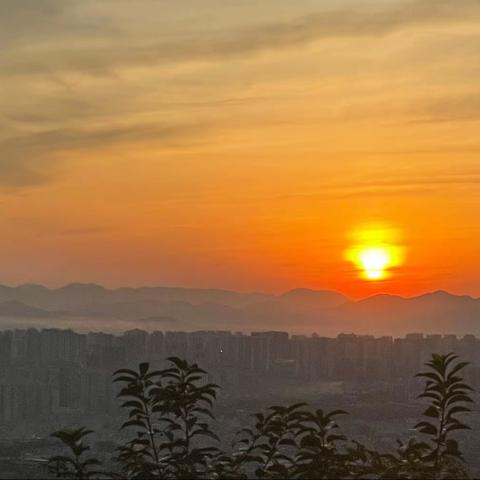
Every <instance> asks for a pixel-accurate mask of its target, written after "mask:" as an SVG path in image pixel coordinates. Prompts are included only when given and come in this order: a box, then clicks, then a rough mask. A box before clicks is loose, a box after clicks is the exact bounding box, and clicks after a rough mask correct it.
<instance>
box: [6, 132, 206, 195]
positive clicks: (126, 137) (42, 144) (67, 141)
mask: <svg viewBox="0 0 480 480" xmlns="http://www.w3.org/2000/svg"><path fill="white" fill-rule="evenodd" d="M204 128H205V127H204V126H196V125H170V126H169V125H164V126H162V125H136V126H129V127H111V128H104V129H96V130H82V129H56V130H48V131H43V132H38V133H34V134H29V135H24V136H18V137H13V138H8V139H6V140H3V141H2V142H0V171H1V175H0V187H4V188H18V187H26V186H32V185H41V184H44V183H48V182H50V181H51V180H52V179H53V177H54V176H55V175H56V174H57V173H58V171H59V169H60V167H61V162H60V156H61V154H65V153H68V152H71V151H78V150H81V149H86V148H88V149H95V148H97V147H102V146H105V145H110V144H125V143H128V142H131V141H136V140H141V139H150V140H151V139H155V141H159V142H162V143H163V144H170V145H171V144H176V143H178V142H180V143H183V142H185V141H186V140H187V138H190V137H191V136H193V135H195V133H197V132H198V131H200V130H203V129H204Z"/></svg>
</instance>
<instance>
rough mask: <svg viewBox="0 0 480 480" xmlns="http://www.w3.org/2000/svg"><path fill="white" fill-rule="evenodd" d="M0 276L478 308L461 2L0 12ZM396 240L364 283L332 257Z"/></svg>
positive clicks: (63, 6) (36, 5)
mask: <svg viewBox="0 0 480 480" xmlns="http://www.w3.org/2000/svg"><path fill="white" fill-rule="evenodd" d="M0 32H1V33H0V40H2V55H1V57H0V77H1V78H0V83H1V85H2V88H1V90H0V100H1V105H2V107H1V110H0V127H1V128H0V230H1V232H2V235H1V236H0V261H1V269H0V283H7V284H18V283H24V282H36V283H44V284H47V285H51V286H55V285H60V284H63V283H67V282H71V281H84V282H86V281H93V282H98V283H102V284H105V285H107V286H120V285H142V284H155V285H180V286H199V287H224V288H234V289H240V290H263V291H282V290H286V289H288V288H293V287H299V286H304V287H311V288H332V289H337V290H341V291H343V292H345V293H347V294H350V295H352V296H363V295H368V294H372V293H378V292H391V293H399V294H404V295H413V294H416V293H420V292H424V291H427V290H434V289H446V290H449V291H452V292H454V293H468V294H472V295H478V296H480V281H479V280H480V249H479V248H478V245H479V244H480V220H479V214H478V212H479V211H480V188H479V187H480V159H479V154H480V141H479V135H478V132H479V120H480V116H479V115H480V114H479V112H480V90H479V83H478V78H479V73H480V63H479V61H478V59H479V58H480V56H479V54H480V4H479V2H478V1H476V0H456V1H455V2H452V1H451V0H449V1H447V0H417V1H415V0H414V1H411V2H406V1H404V0H376V1H371V2H368V3H366V2H360V1H357V0H350V1H346V0H345V1H340V0H336V1H328V0H325V1H322V2H318V1H317V0H315V1H314V0H296V1H295V2H293V1H286V0H263V1H262V2H258V1H247V0H245V1H242V2H227V1H225V0H205V1H202V2H198V0H184V1H182V2H171V1H155V2H154V1H150V0H137V1H136V2H130V1H124V0H115V1H114V0H105V1H103V2H97V1H93V0H85V1H82V2H65V1H64V0H40V1H38V2H17V1H14V0H4V1H3V2H2V3H1V6H0ZM373 224H374V225H382V226H384V227H386V228H392V229H395V230H396V231H397V232H400V233H399V237H400V238H401V244H402V246H404V247H405V252H406V256H405V262H404V263H403V265H402V266H400V267H398V268H396V269H394V271H393V272H392V275H391V276H390V277H389V278H388V279H387V280H384V281H382V282H366V281H365V280H362V279H361V278H360V277H359V275H358V272H357V271H355V269H354V266H353V265H352V264H350V263H349V262H347V261H346V260H345V250H346V249H348V248H349V247H350V246H351V244H352V232H354V231H357V230H359V229H360V230H361V229H364V228H367V227H368V226H369V225H373Z"/></svg>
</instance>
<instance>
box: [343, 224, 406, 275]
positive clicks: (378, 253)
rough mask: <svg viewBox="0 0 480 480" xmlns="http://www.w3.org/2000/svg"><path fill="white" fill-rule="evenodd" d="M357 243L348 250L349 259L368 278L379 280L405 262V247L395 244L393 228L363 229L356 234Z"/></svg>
mask: <svg viewBox="0 0 480 480" xmlns="http://www.w3.org/2000/svg"><path fill="white" fill-rule="evenodd" d="M355 239H356V242H357V245H355V246H354V247H352V248H350V249H349V250H348V251H347V255H346V257H347V259H348V260H349V261H351V262H352V263H353V264H354V265H355V266H356V267H357V269H358V271H359V273H360V276H361V277H362V278H364V279H366V280H370V281H375V280H376V281H379V280H383V279H385V278H388V277H389V276H390V275H391V269H392V268H394V267H397V266H399V265H401V264H402V263H403V248H402V247H400V246H398V245H395V244H393V241H395V236H394V235H393V232H392V230H388V229H374V230H368V229H367V230H361V231H359V232H357V233H356V234H355Z"/></svg>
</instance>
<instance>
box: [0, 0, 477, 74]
mask: <svg viewBox="0 0 480 480" xmlns="http://www.w3.org/2000/svg"><path fill="white" fill-rule="evenodd" d="M6 3H7V4H11V5H10V7H9V11H10V14H9V15H7V16H6V17H3V19H2V20H0V24H1V25H2V30H3V28H4V27H5V30H4V35H9V39H10V40H12V41H13V39H14V38H15V39H16V40H17V41H19V42H20V41H21V40H22V38H23V35H28V36H29V40H30V41H31V42H35V37H37V36H39V35H40V36H41V39H43V40H44V41H43V42H40V44H38V43H32V48H30V49H29V48H25V43H24V42H23V41H21V42H20V47H21V48H20V50H18V49H17V48H14V47H15V45H11V48H10V50H9V49H7V50H4V52H3V55H2V60H1V61H0V72H2V73H3V74H4V75H5V74H38V73H53V72H58V71H69V70H76V71H82V72H110V71H112V70H115V69H118V68H121V67H124V66H126V65H152V64H165V63H170V62H185V61H199V60H223V59H228V58H235V57H242V56H246V55H252V54H256V53H259V52H262V51H266V50H279V49H285V48H292V47H296V46H299V45H304V44H307V43H311V42H313V41H316V40H320V39H322V38H335V37H372V36H381V35H386V34H389V33H391V32H394V31H397V30H399V29H402V28H406V27H410V26H418V25H422V24H435V23H437V24H441V23H445V22H470V21H471V19H472V16H474V17H475V16H477V17H478V15H480V3H479V2H478V1H477V0H456V1H455V2H451V1H449V0H414V1H410V2H397V3H392V4H390V5H388V6H386V5H383V6H379V5H378V4H377V5H375V4H373V6H371V5H370V6H366V5H365V4H361V5H357V6H356V7H353V6H351V7H349V8H345V7H344V8H342V9H329V10H324V11H319V12H318V13H313V14H309V15H306V16H303V17H299V18H296V19H293V20H291V21H288V22H277V23H271V24H266V25H262V26H257V27H254V28H240V29H237V30H236V31H224V30H214V29H212V30H210V31H209V30H203V31H195V30H190V31H187V32H183V34H182V35H181V37H179V38H169V37H167V36H164V35H162V32H161V31H156V32H153V31H147V32H145V34H144V35H138V34H133V33H131V32H130V35H129V31H128V28H122V25H117V26H115V28H113V26H111V25H110V24H109V23H108V19H104V20H105V21H104V22H98V21H93V20H92V19H91V18H90V17H87V18H88V19H89V21H86V20H85V18H83V17H82V16H81V15H77V16H75V15H72V14H71V9H72V7H73V6H74V5H75V3H72V2H69V1H68V0H67V1H66V2H63V1H62V2H59V1H54V0H49V1H48V2H34V1H29V2H26V4H25V5H23V7H18V6H17V7H16V6H15V4H16V3H20V4H22V3H23V2H12V1H10V0H9V1H7V2H6ZM44 3H45V6H46V8H40V7H39V5H43V4H44ZM85 5H87V6H88V2H87V3H86V4H85ZM141 5H142V2H141V1H138V2H135V3H134V4H133V3H132V4H131V5H130V8H135V9H136V10H137V11H138V10H140V11H141V10H142V7H141ZM124 6H125V5H124ZM112 8H117V7H116V4H115V2H114V3H112ZM145 11H147V9H145ZM0 18H2V17H0ZM52 18H53V19H54V20H52ZM31 25H33V26H34V28H33V29H30V28H24V27H25V26H28V27H30V26H31ZM9 32H10V33H9ZM13 32H16V33H15V35H14V33H13ZM49 38H51V40H52V41H51V42H50V41H48V39H49ZM45 40H46V41H45ZM61 40H63V41H61ZM53 42H55V44H53ZM19 53H20V55H19Z"/></svg>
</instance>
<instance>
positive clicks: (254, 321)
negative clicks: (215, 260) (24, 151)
mask: <svg viewBox="0 0 480 480" xmlns="http://www.w3.org/2000/svg"><path fill="white" fill-rule="evenodd" d="M30 326H36V327H39V328H40V327H59V328H75V329H77V330H104V331H120V330H125V329H128V328H145V329H148V330H154V329H158V330H205V329H215V330H232V331H245V332H248V331H256V330H257V331H258V330H266V329H268V330H286V331H290V332H293V333H312V332H317V333H319V334H320V335H336V334H338V333H341V332H354V333H370V334H375V335H403V334H405V333H408V332H425V333H455V334H466V333H473V334H480V299H476V298H472V297H469V296H458V295H453V294H450V293H448V292H444V291H436V292H431V293H426V294H423V295H419V296H416V297H408V298H405V297H400V296H395V295H375V296H372V297H368V298H365V299H362V300H352V299H349V298H348V297H346V296H344V295H342V294H341V293H338V292H334V291H329V290H310V289H303V288H299V289H294V290H290V291H288V292H286V293H283V294H280V295H273V294H263V293H240V292H235V291H230V290H222V289H198V288H179V287H139V288H119V289H107V288H104V287H102V286H99V285H95V284H79V283H76V284H70V285H66V286H64V287H61V288H57V289H49V288H46V287H44V286H42V285H20V286H17V287H8V286H0V328H15V327H18V328H25V327H30Z"/></svg>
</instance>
